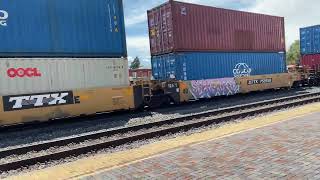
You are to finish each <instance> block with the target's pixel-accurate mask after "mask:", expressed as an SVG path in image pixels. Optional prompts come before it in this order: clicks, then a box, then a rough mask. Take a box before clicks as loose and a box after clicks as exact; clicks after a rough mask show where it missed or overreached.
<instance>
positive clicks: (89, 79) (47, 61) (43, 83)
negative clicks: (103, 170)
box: [0, 58, 129, 96]
mask: <svg viewBox="0 0 320 180" xmlns="http://www.w3.org/2000/svg"><path fill="white" fill-rule="evenodd" d="M0 71H1V72H0V96H5V95H20V94H30V93H42V92H55V91H66V90H75V89H89V88H99V87H124V86H128V85H129V79H128V76H129V75H128V61H127V59H124V58H81V59H80V58H79V59H77V58H1V59H0Z"/></svg>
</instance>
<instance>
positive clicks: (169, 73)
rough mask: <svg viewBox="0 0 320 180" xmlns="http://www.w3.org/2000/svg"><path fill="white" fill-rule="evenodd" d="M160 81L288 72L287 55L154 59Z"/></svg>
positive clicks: (192, 55) (188, 54)
mask: <svg viewBox="0 0 320 180" xmlns="http://www.w3.org/2000/svg"><path fill="white" fill-rule="evenodd" d="M151 61H152V73H153V77H154V78H155V79H157V80H168V79H175V80H202V79H217V78H227V77H243V76H251V75H264V74H277V73H284V72H286V62H285V53H283V52H280V53H215V52H214V53H200V52H186V53H172V54H165V55H161V56H154V57H152V60H151Z"/></svg>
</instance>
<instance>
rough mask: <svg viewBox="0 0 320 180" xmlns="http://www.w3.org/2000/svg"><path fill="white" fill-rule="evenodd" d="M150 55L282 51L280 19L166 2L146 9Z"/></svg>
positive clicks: (281, 19)
mask: <svg viewBox="0 0 320 180" xmlns="http://www.w3.org/2000/svg"><path fill="white" fill-rule="evenodd" d="M148 23H149V37H150V48H151V54H152V55H159V54H164V53H170V52H184V51H224V52H225V51H234V52H241V51H245V52H253V51H257V52H280V51H285V31H284V18H283V17H276V16H269V15H262V14H255V13H248V12H241V11H235V10H227V9H221V8H215V7H209V6H202V5H195V4H189V3H182V2H176V1H171V0H170V1H169V2H168V3H165V4H163V5H161V6H159V7H156V8H154V9H152V10H149V11H148Z"/></svg>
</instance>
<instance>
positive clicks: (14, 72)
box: [7, 68, 41, 78]
mask: <svg viewBox="0 0 320 180" xmlns="http://www.w3.org/2000/svg"><path fill="white" fill-rule="evenodd" d="M7 75H8V76H9V77H10V78H16V77H19V78H23V77H29V78H31V77H41V72H40V71H39V69H37V68H10V69H8V70H7Z"/></svg>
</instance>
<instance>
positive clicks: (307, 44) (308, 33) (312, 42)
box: [300, 25, 320, 54]
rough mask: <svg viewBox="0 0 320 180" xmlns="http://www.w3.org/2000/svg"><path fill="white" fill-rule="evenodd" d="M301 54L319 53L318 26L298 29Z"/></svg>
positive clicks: (319, 28) (319, 27)
mask: <svg viewBox="0 0 320 180" xmlns="http://www.w3.org/2000/svg"><path fill="white" fill-rule="evenodd" d="M300 50H301V54H319V53H320V25H317V26H311V27H305V28H301V29H300Z"/></svg>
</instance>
